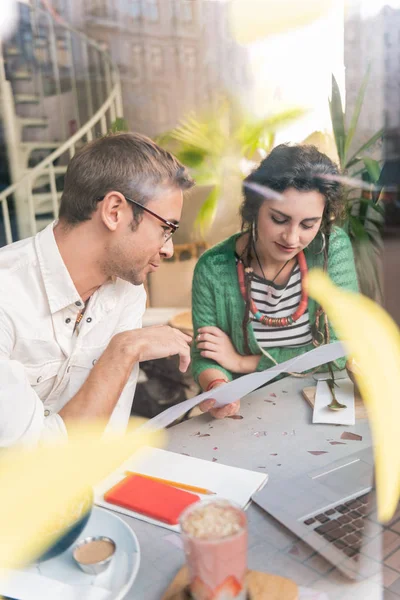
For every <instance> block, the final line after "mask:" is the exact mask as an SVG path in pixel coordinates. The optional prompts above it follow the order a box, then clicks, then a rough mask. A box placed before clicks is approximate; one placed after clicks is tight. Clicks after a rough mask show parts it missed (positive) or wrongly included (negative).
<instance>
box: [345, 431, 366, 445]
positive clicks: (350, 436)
mask: <svg viewBox="0 0 400 600" xmlns="http://www.w3.org/2000/svg"><path fill="white" fill-rule="evenodd" d="M340 439H341V440H355V441H357V442H361V440H362V435H358V433H352V432H351V431H344V432H343V433H342V435H341V436H340Z"/></svg>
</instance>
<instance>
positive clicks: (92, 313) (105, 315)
mask: <svg viewBox="0 0 400 600" xmlns="http://www.w3.org/2000/svg"><path fill="white" fill-rule="evenodd" d="M53 227H54V223H52V224H51V225H49V226H48V227H46V229H44V230H43V231H42V232H40V233H38V234H37V235H36V236H35V237H32V238H28V239H26V240H22V241H20V242H16V243H14V244H11V245H9V246H6V247H4V248H2V249H1V250H0V446H9V445H12V444H15V443H18V442H25V443H36V442H38V441H39V440H41V439H48V438H51V437H53V436H64V437H66V436H67V432H66V428H65V425H64V422H63V420H62V418H61V417H60V416H59V415H58V414H57V413H58V412H59V411H60V410H61V408H62V407H63V406H64V405H65V404H66V403H67V402H68V401H69V400H70V399H71V398H72V397H73V396H74V395H75V394H76V392H77V391H78V390H79V389H80V388H81V386H82V385H83V383H84V382H85V380H86V378H87V376H88V374H89V372H90V370H91V369H92V367H93V365H94V364H95V363H96V361H97V360H98V359H99V357H100V356H101V354H102V353H103V351H104V350H105V349H106V347H107V345H108V343H109V342H110V340H111V338H112V337H113V336H114V335H115V334H116V333H119V332H121V331H126V330H129V329H137V328H140V327H141V326H142V317H143V313H144V311H145V306H146V292H145V290H144V288H143V286H134V285H132V284H130V283H128V282H126V281H122V280H121V279H116V280H115V281H109V282H107V283H106V284H104V285H102V286H101V287H100V288H99V289H98V290H97V291H96V292H95V293H94V294H93V295H92V296H91V298H90V300H89V302H88V303H87V306H86V309H85V312H84V315H83V319H82V321H81V322H80V324H79V326H78V329H77V331H78V333H77V332H76V331H75V332H74V327H75V322H76V318H77V316H78V314H79V312H80V311H81V309H82V308H83V307H84V303H83V301H82V299H81V298H80V296H79V294H78V292H77V290H76V288H75V286H74V284H73V282H72V279H71V277H70V275H69V272H68V270H67V268H66V266H65V264H64V262H63V260H62V258H61V255H60V253H59V250H58V247H57V244H56V241H55V238H54V233H53ZM110 368H112V367H110ZM138 370H139V369H138V365H135V367H134V369H133V371H132V373H131V375H130V378H129V380H128V382H127V384H126V386H125V388H124V390H123V392H122V394H121V396H120V398H119V400H118V402H117V404H116V406H115V408H114V411H113V413H112V415H111V417H110V420H109V423H108V425H107V428H125V427H126V425H127V423H128V419H129V416H130V411H131V406H132V401H133V396H134V392H135V388H136V382H137V377H138Z"/></svg>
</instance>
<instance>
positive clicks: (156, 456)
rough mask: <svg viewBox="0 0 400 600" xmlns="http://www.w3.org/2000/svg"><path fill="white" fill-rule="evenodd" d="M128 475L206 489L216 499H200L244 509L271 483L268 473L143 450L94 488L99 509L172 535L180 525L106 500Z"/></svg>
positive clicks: (147, 449)
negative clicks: (110, 491)
mask: <svg viewBox="0 0 400 600" xmlns="http://www.w3.org/2000/svg"><path fill="white" fill-rule="evenodd" d="M126 471H134V472H136V473H140V474H142V475H150V476H152V477H160V478H163V479H168V480H172V481H178V482H180V483H184V484H188V485H193V486H197V487H202V488H206V489H208V490H211V491H212V492H215V495H206V496H202V495H201V494H199V496H200V498H201V499H203V498H207V499H213V498H225V499H227V500H231V501H232V502H235V503H236V504H238V505H239V506H241V507H242V508H245V507H246V506H247V505H248V503H249V501H250V498H251V496H252V495H253V494H254V493H255V492H256V491H257V490H259V489H261V488H262V487H263V486H264V485H265V483H266V482H267V479H268V475H267V474H266V473H259V472H257V471H250V470H248V469H239V468H237V467H230V466H228V465H224V464H222V463H219V462H210V461H207V460H202V459H200V458H194V457H192V456H185V455H183V454H178V453H176V452H169V451H168V450H160V449H159V448H142V449H141V450H139V451H138V452H137V453H135V454H134V455H133V456H132V457H131V458H130V459H129V460H127V461H126V462H125V463H123V464H122V465H121V467H120V468H119V469H118V470H117V471H115V472H114V473H113V474H112V475H110V476H109V477H107V478H106V479H105V480H103V481H102V482H101V483H100V484H99V485H98V486H97V487H96V488H95V503H96V504H97V505H98V506H103V507H105V508H108V509H109V510H112V511H115V512H119V513H122V514H125V515H128V516H131V517H135V518H137V519H140V520H142V521H147V522H149V523H152V524H154V525H159V526H160V527H165V528H167V529H171V530H172V531H180V529H179V525H170V524H168V523H163V522H161V521H158V520H156V519H151V518H150V517H147V516H145V515H143V514H139V513H136V512H134V511H132V510H128V509H126V508H123V507H122V506H116V505H114V504H110V503H108V502H107V501H106V500H105V499H104V495H105V494H106V493H107V492H108V491H109V490H110V489H111V488H112V487H113V486H115V485H116V484H118V483H119V482H120V481H122V480H123V479H124V478H125V473H126Z"/></svg>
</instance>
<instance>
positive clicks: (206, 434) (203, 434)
mask: <svg viewBox="0 0 400 600" xmlns="http://www.w3.org/2000/svg"><path fill="white" fill-rule="evenodd" d="M210 435H211V434H209V433H202V434H201V435H199V437H210Z"/></svg>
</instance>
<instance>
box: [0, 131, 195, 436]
mask: <svg viewBox="0 0 400 600" xmlns="http://www.w3.org/2000/svg"><path fill="white" fill-rule="evenodd" d="M192 185H193V181H192V179H191V178H190V176H189V175H188V173H187V171H186V170H185V168H184V167H183V166H182V165H181V164H180V163H179V162H178V161H177V160H176V158H174V157H173V156H172V155H171V154H170V153H169V152H167V151H165V150H163V149H162V148H160V147H158V146H157V145H156V144H154V143H153V142H152V141H151V140H150V139H148V138H146V137H144V136H142V135H139V134H128V133H126V134H118V135H112V136H107V137H104V138H101V139H98V140H96V141H94V142H91V143H89V144H87V145H86V146H84V147H83V148H82V149H81V150H80V151H79V152H78V153H76V154H75V156H74V157H73V158H72V160H71V161H70V164H69V166H68V170H67V174H66V177H65V183H64V192H63V195H62V198H61V205H60V213H59V220H58V221H56V222H54V223H52V224H51V225H49V226H48V227H47V228H46V229H44V230H43V231H42V232H40V233H38V234H37V235H36V236H34V237H33V238H29V239H26V240H22V241H20V242H17V243H14V244H11V245H9V246H6V247H5V248H2V249H1V250H0V446H10V445H12V444H15V443H36V442H38V441H41V440H43V439H49V438H52V437H54V436H63V437H66V436H67V434H68V428H69V427H70V425H71V423H73V422H74V421H76V420H91V419H98V418H100V419H104V420H106V421H107V422H108V424H107V426H106V429H109V428H124V427H125V426H126V424H127V422H128V419H129V415H130V411H131V405H132V400H133V396H134V391H135V387H136V381H137V376H138V370H139V368H138V364H139V362H140V361H146V360H150V359H157V358H163V357H167V356H172V355H179V357H180V370H181V371H186V369H187V368H188V365H189V362H190V351H189V343H190V341H191V338H190V337H189V336H187V335H185V334H184V333H182V332H180V331H179V330H176V329H173V328H171V327H167V326H165V327H147V328H144V329H142V328H141V324H142V316H143V313H144V310H145V304H146V294H145V290H144V287H143V282H144V281H145V278H146V276H147V274H148V273H151V272H153V271H155V270H156V269H157V268H158V267H159V265H160V263H161V261H162V259H163V258H169V257H171V256H172V255H173V243H172V239H171V238H172V235H173V234H174V233H175V231H176V230H177V229H178V226H179V219H180V217H181V212H182V204H183V191H184V190H186V189H188V188H190V187H191V186H192ZM166 293H168V291H167V290H166Z"/></svg>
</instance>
